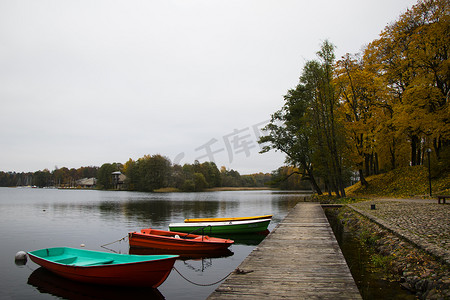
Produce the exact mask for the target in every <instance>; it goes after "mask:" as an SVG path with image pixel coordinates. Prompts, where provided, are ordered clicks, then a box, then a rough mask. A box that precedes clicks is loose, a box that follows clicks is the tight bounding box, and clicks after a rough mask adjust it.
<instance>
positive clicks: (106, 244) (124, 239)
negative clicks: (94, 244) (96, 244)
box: [100, 235, 128, 252]
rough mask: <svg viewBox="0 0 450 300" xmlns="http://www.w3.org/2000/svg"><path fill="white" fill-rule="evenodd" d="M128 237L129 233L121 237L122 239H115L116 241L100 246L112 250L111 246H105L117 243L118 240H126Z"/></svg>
mask: <svg viewBox="0 0 450 300" xmlns="http://www.w3.org/2000/svg"><path fill="white" fill-rule="evenodd" d="M127 237H128V235H126V236H124V237H123V238H121V239H118V240H117V241H114V242H111V243H108V244H104V245H101V246H100V247H102V248H105V249H108V250H112V249H109V248H107V247H105V246H108V245H111V244H114V243H117V242H121V241H123V240H125V239H126V238H127ZM112 251H114V250H112ZM114 252H115V251H114Z"/></svg>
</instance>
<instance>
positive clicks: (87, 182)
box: [76, 177, 97, 188]
mask: <svg viewBox="0 0 450 300" xmlns="http://www.w3.org/2000/svg"><path fill="white" fill-rule="evenodd" d="M76 185H77V186H79V187H82V188H93V187H95V186H96V185H97V178H93V177H92V178H82V179H78V180H77V181H76Z"/></svg>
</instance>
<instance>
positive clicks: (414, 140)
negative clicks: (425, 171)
mask: <svg viewBox="0 0 450 300" xmlns="http://www.w3.org/2000/svg"><path fill="white" fill-rule="evenodd" d="M418 141H419V139H418V137H417V135H413V136H411V165H412V166H416V165H417V144H418Z"/></svg>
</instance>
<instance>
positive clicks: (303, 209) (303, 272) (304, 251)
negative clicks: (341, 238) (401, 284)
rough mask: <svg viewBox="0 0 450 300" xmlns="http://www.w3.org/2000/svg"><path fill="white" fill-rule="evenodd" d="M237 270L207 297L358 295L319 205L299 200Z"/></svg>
mask: <svg viewBox="0 0 450 300" xmlns="http://www.w3.org/2000/svg"><path fill="white" fill-rule="evenodd" d="M238 269H239V270H241V271H243V272H234V273H233V274H231V275H230V276H229V277H228V278H227V279H226V280H225V281H224V282H223V283H222V284H221V285H220V286H219V287H218V288H217V289H216V290H215V291H214V292H213V293H212V294H211V295H210V296H209V297H208V299H210V300H215V299H240V300H242V299H261V297H265V298H269V299H327V298H333V299H361V296H360V294H359V291H358V288H357V287H356V284H355V282H354V280H353V277H352V275H351V273H350V270H349V268H348V266H347V263H346V262H345V259H344V256H343V255H342V252H341V249H340V248H339V245H338V243H337V241H336V239H335V237H334V234H333V231H332V230H331V227H330V225H329V223H328V221H327V219H326V216H325V213H324V212H323V210H322V208H321V206H320V204H318V203H305V202H301V203H298V204H297V205H296V206H295V208H294V209H292V211H291V212H289V214H288V215H287V216H286V217H285V218H284V220H283V221H282V222H281V223H280V224H279V225H278V226H277V227H276V228H275V229H274V230H273V231H272V232H271V233H270V234H269V235H268V236H267V237H266V239H264V241H263V242H261V244H259V245H258V246H257V247H256V248H255V249H254V250H253V251H252V252H251V253H250V254H249V255H248V256H247V258H246V259H245V260H244V261H243V262H242V263H241V264H240V265H239V267H238Z"/></svg>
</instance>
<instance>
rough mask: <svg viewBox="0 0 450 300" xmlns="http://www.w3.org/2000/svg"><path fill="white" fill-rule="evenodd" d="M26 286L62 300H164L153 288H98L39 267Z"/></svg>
mask: <svg viewBox="0 0 450 300" xmlns="http://www.w3.org/2000/svg"><path fill="white" fill-rule="evenodd" d="M28 284H29V285H31V286H34V287H35V288H37V289H38V290H39V292H41V293H42V294H51V295H53V296H56V297H60V298H64V299H113V300H114V299H118V300H123V299H144V298H145V299H165V298H164V296H163V295H162V294H161V293H160V292H159V291H158V290H157V289H153V288H148V287H144V288H136V287H130V288H128V287H116V286H105V287H103V286H100V285H94V284H87V283H81V282H77V281H72V280H69V279H66V278H63V277H60V276H58V275H56V274H53V273H52V272H50V271H48V270H46V269H45V268H43V267H40V268H38V269H36V270H34V271H33V273H31V275H30V276H29V277H28Z"/></svg>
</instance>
